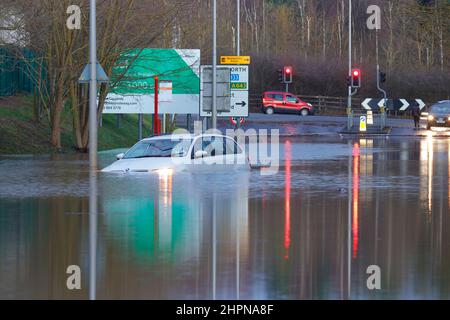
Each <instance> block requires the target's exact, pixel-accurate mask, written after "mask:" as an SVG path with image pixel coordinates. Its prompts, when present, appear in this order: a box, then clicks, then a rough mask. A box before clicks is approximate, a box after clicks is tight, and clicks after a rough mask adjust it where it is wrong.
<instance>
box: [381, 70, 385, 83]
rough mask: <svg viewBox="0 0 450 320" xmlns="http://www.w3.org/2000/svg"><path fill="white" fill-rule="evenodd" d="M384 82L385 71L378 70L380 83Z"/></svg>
mask: <svg viewBox="0 0 450 320" xmlns="http://www.w3.org/2000/svg"><path fill="white" fill-rule="evenodd" d="M385 82H386V73H385V72H380V83H385Z"/></svg>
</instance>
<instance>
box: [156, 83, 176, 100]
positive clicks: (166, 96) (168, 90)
mask: <svg viewBox="0 0 450 320" xmlns="http://www.w3.org/2000/svg"><path fill="white" fill-rule="evenodd" d="M172 92H173V84H172V81H161V82H160V83H159V97H158V98H159V102H172V101H173V94H172Z"/></svg>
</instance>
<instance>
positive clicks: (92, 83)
mask: <svg viewBox="0 0 450 320" xmlns="http://www.w3.org/2000/svg"><path fill="white" fill-rule="evenodd" d="M89 20H90V30H89V56H90V57H89V60H90V79H89V177H90V188H89V189H90V194H89V248H90V250H89V262H90V266H89V280H90V281H89V299H91V300H94V299H95V298H96V272H95V271H96V270H95V269H96V260H97V28H96V1H95V0H90V16H89Z"/></svg>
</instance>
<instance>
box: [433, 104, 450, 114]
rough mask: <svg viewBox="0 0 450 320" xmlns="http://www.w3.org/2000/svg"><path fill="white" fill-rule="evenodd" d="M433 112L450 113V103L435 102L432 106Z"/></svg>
mask: <svg viewBox="0 0 450 320" xmlns="http://www.w3.org/2000/svg"><path fill="white" fill-rule="evenodd" d="M430 112H431V113H432V114H450V103H441V104H435V105H434V106H432V107H431V110H430Z"/></svg>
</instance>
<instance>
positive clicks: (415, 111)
mask: <svg viewBox="0 0 450 320" xmlns="http://www.w3.org/2000/svg"><path fill="white" fill-rule="evenodd" d="M412 116H413V118H414V129H415V130H417V129H420V108H419V104H418V103H415V104H413V106H412Z"/></svg>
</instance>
